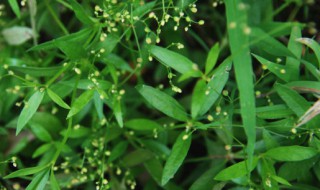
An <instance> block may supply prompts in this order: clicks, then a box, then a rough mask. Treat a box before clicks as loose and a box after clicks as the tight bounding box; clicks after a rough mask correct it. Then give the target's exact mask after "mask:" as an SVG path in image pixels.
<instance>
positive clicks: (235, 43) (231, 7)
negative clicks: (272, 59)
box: [225, 0, 256, 170]
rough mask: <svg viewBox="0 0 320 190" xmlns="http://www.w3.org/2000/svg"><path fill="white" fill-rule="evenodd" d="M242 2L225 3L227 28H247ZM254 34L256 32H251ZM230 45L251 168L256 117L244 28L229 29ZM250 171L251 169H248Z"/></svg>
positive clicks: (245, 12) (247, 37)
mask: <svg viewBox="0 0 320 190" xmlns="http://www.w3.org/2000/svg"><path fill="white" fill-rule="evenodd" d="M239 3H242V1H236V0H229V1H225V4H226V15H227V26H230V25H231V24H234V23H236V25H237V26H247V25H248V23H247V22H248V21H247V17H248V16H247V11H246V10H245V9H238V7H239ZM251 33H254V31H251ZM228 36H229V44H230V49H231V54H232V60H233V65H234V70H235V77H236V82H237V86H238V89H239V98H240V107H241V110H240V111H241V117H242V123H243V126H244V131H245V133H246V137H247V151H246V152H247V155H248V163H249V166H251V165H252V162H253V155H254V146H255V141H256V118H255V117H254V116H255V115H256V113H255V95H254V81H253V77H252V76H253V75H254V72H253V68H252V60H251V56H250V49H249V45H250V43H249V35H248V34H246V33H244V32H243V28H242V27H235V28H232V27H228ZM248 170H249V169H248Z"/></svg>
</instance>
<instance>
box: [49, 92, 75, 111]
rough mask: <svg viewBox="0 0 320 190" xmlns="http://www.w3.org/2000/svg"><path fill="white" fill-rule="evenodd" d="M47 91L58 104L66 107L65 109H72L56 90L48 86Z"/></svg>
mask: <svg viewBox="0 0 320 190" xmlns="http://www.w3.org/2000/svg"><path fill="white" fill-rule="evenodd" d="M47 93H48V95H49V97H50V98H51V100H52V101H54V102H55V103H56V104H58V105H59V106H61V107H63V108H65V109H70V106H69V105H68V104H66V103H65V102H64V101H63V100H62V99H61V98H60V97H59V96H58V95H57V94H56V93H55V92H53V91H52V90H50V89H49V88H47Z"/></svg>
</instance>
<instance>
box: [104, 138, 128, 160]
mask: <svg viewBox="0 0 320 190" xmlns="http://www.w3.org/2000/svg"><path fill="white" fill-rule="evenodd" d="M127 148H128V142H120V143H118V144H117V145H116V146H115V147H114V148H113V149H112V151H111V154H110V156H109V159H108V163H112V162H113V161H115V160H116V159H118V158H119V157H120V156H121V155H123V154H124V153H125V152H126V150H127Z"/></svg>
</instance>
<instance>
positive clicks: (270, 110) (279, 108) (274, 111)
mask: <svg viewBox="0 0 320 190" xmlns="http://www.w3.org/2000/svg"><path fill="white" fill-rule="evenodd" d="M256 111H257V112H256V113H257V117H259V118H261V119H281V118H286V117H288V116H290V115H292V114H293V113H294V112H293V111H292V110H290V109H288V106H286V105H284V104H278V105H271V106H263V107H257V109H256Z"/></svg>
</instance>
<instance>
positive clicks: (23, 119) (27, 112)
mask: <svg viewBox="0 0 320 190" xmlns="http://www.w3.org/2000/svg"><path fill="white" fill-rule="evenodd" d="M43 96H44V92H40V91H36V92H35V93H34V94H33V95H32V96H31V97H30V99H29V100H28V102H27V103H26V104H25V106H24V108H23V109H22V111H21V113H20V116H19V118H18V126H17V131H16V134H19V133H20V131H21V130H22V129H23V128H24V126H25V125H26V124H27V123H28V122H29V120H30V119H31V118H32V116H33V115H34V114H35V113H36V111H37V109H38V107H39V105H40V103H41V101H42V99H43Z"/></svg>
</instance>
